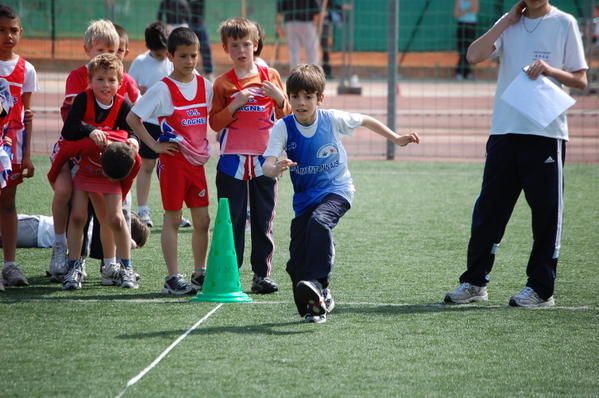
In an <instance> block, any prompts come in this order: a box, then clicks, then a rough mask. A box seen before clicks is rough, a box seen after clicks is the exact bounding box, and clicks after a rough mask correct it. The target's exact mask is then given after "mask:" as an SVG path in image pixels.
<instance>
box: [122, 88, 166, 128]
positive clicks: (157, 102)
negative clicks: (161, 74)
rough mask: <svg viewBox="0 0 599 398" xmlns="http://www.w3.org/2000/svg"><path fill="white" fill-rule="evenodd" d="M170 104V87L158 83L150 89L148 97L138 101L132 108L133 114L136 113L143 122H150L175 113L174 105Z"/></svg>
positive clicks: (145, 96) (147, 93) (144, 96)
mask: <svg viewBox="0 0 599 398" xmlns="http://www.w3.org/2000/svg"><path fill="white" fill-rule="evenodd" d="M170 102H171V100H170V93H169V91H168V87H167V86H166V84H164V82H158V83H156V84H154V85H153V86H152V87H150V89H149V90H148V91H147V92H146V95H143V96H142V97H141V98H140V99H139V100H137V102H136V103H135V105H133V108H131V112H133V113H135V114H136V115H137V116H139V117H140V118H141V119H142V120H149V119H153V118H157V117H159V116H169V115H171V114H172V112H173V109H172V106H173V105H172V104H171V103H170ZM169 109H170V112H169Z"/></svg>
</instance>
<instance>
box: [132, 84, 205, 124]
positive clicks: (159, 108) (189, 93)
mask: <svg viewBox="0 0 599 398" xmlns="http://www.w3.org/2000/svg"><path fill="white" fill-rule="evenodd" d="M171 80H172V81H173V82H174V83H175V84H176V85H177V87H178V88H179V90H181V93H182V94H183V96H184V97H185V98H186V99H187V100H192V99H194V97H195V96H196V92H197V86H198V83H197V75H195V76H194V78H193V79H192V80H191V81H190V82H189V83H181V82H180V81H177V80H174V79H171ZM204 87H205V88H206V103H207V104H208V110H210V104H212V83H210V81H209V80H208V79H204ZM174 111H175V108H174V107H173V101H172V99H171V93H170V91H169V89H168V86H167V85H166V84H165V83H164V82H162V81H160V82H158V83H156V84H154V85H153V86H152V87H150V89H149V90H148V91H147V92H146V94H144V96H143V97H141V98H140V99H139V100H137V102H136V103H135V105H133V108H131V112H133V113H134V114H136V115H137V116H139V117H140V118H141V119H142V120H151V119H152V118H154V119H156V118H158V117H160V116H170V115H172V114H173V112H174Z"/></svg>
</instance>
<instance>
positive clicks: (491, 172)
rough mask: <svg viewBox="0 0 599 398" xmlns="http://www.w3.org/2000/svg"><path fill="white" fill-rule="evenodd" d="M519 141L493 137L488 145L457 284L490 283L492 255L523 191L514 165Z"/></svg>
mask: <svg viewBox="0 0 599 398" xmlns="http://www.w3.org/2000/svg"><path fill="white" fill-rule="evenodd" d="M519 139H520V137H518V136H516V135H514V134H508V135H492V136H491V137H489V140H488V141H487V159H486V162H485V170H484V174H483V182H482V187H481V191H480V194H479V196H478V198H477V200H476V203H475V205H474V210H473V212H472V228H471V233H470V241H469V242H468V255H467V262H468V263H467V270H466V272H464V273H463V274H462V275H461V276H460V283H464V282H467V283H470V284H472V285H475V286H486V285H487V283H488V282H489V276H488V275H489V273H490V272H491V269H492V268H493V263H494V261H495V252H496V250H497V248H498V247H499V243H500V242H501V239H502V238H503V234H504V232H505V227H506V225H507V223H508V221H509V219H510V217H511V215H512V211H513V209H514V205H515V204H516V201H517V200H518V196H519V195H520V191H521V190H522V188H521V182H520V176H519V171H518V165H517V151H518V145H519V144H520V143H519Z"/></svg>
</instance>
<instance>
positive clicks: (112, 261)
mask: <svg viewBox="0 0 599 398" xmlns="http://www.w3.org/2000/svg"><path fill="white" fill-rule="evenodd" d="M115 263H116V257H109V258H105V259H104V265H110V264H115Z"/></svg>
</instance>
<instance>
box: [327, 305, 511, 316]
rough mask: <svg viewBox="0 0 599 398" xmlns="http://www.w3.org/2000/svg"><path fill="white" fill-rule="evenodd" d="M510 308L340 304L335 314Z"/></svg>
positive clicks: (391, 313) (396, 313) (498, 307)
mask: <svg viewBox="0 0 599 398" xmlns="http://www.w3.org/2000/svg"><path fill="white" fill-rule="evenodd" d="M504 308H509V307H508V306H491V305H488V304H461V305H455V304H443V303H428V304H402V305H385V304H380V305H363V304H359V305H357V304H340V305H338V306H336V307H335V310H334V313H335V314H344V313H345V314H373V315H376V314H379V315H401V314H426V313H435V312H470V311H490V310H498V309H504Z"/></svg>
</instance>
